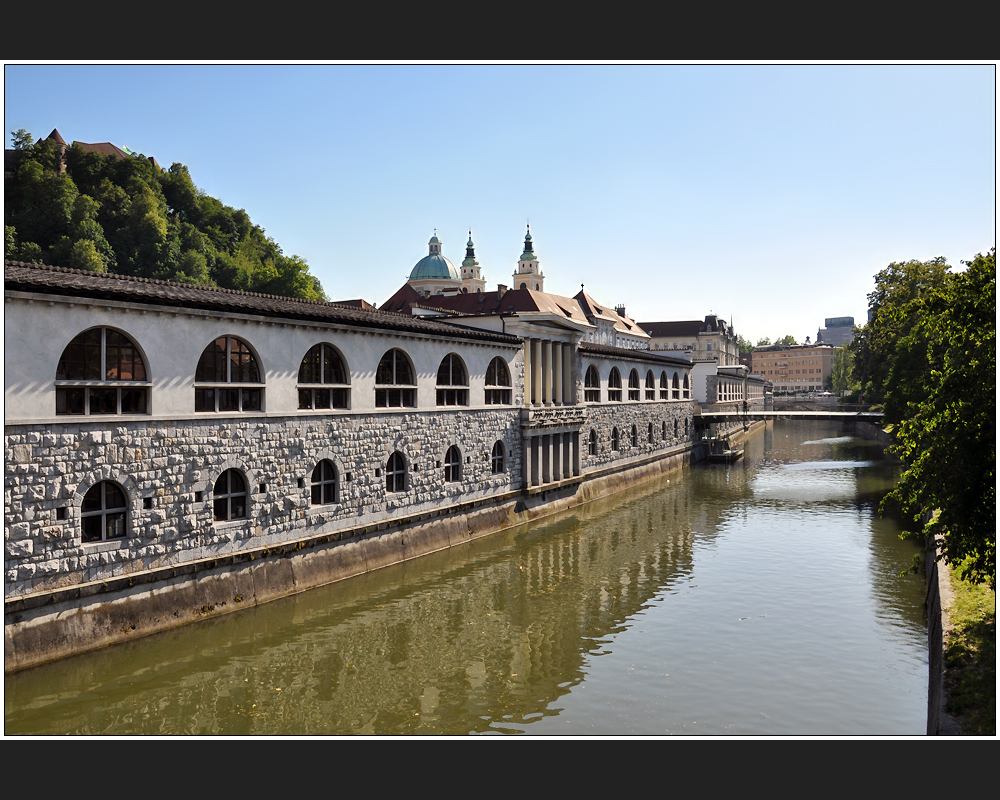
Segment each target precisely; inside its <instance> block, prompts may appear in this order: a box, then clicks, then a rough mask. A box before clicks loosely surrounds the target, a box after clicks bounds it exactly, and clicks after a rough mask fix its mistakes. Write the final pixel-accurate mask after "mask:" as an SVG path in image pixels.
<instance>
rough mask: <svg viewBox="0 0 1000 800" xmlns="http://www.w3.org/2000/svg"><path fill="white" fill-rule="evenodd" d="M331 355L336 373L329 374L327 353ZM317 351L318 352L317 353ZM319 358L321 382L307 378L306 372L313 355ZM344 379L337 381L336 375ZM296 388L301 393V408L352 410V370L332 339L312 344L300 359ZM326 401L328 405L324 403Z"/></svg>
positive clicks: (311, 409)
mask: <svg viewBox="0 0 1000 800" xmlns="http://www.w3.org/2000/svg"><path fill="white" fill-rule="evenodd" d="M328 352H329V354H330V359H329V361H330V366H331V367H332V368H333V372H334V374H333V375H327V374H326V373H327V362H328V359H327V353H328ZM314 353H315V355H314ZM311 357H312V358H316V359H317V361H318V364H319V371H320V374H319V381H308V380H303V377H311V376H309V375H305V376H304V375H303V371H304V370H306V369H309V368H310V367H311V365H310V364H309V363H308V361H309V360H310V358H311ZM338 366H339V368H340V373H341V374H340V375H339V376H338V375H337V374H336V372H337V367H338ZM337 377H340V378H342V380H340V381H337V380H334V379H335V378H337ZM295 388H296V389H297V391H298V395H299V411H326V410H331V409H349V408H350V407H351V372H350V370H349V369H348V367H347V359H345V358H344V354H343V353H341V352H340V350H339V348H337V347H334V346H333V345H332V344H330V343H329V342H317V343H316V344H314V345H313V346H312V347H310V348H309V349H308V350H307V351H306V354H305V355H304V356H302V361H301V362H299V374H298V377H297V380H296V382H295ZM323 403H325V404H326V405H323Z"/></svg>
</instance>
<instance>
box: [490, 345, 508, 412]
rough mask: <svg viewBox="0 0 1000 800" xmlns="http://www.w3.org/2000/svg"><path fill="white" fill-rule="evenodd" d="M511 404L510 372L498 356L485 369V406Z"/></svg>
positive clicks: (505, 363)
mask: <svg viewBox="0 0 1000 800" xmlns="http://www.w3.org/2000/svg"><path fill="white" fill-rule="evenodd" d="M510 403H511V389H510V370H509V369H507V362H506V361H504V360H503V359H502V358H501V357H500V356H497V357H496V358H494V359H493V360H492V361H491V362H490V365H489V366H488V367H487V368H486V405H488V406H509V405H510Z"/></svg>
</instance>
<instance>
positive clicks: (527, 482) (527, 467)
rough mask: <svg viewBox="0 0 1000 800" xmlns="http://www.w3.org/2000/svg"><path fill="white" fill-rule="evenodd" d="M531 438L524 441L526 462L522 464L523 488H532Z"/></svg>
mask: <svg viewBox="0 0 1000 800" xmlns="http://www.w3.org/2000/svg"><path fill="white" fill-rule="evenodd" d="M531 467H532V460H531V437H530V436H528V437H527V438H525V440H524V461H523V462H522V463H521V469H522V470H523V473H524V481H523V488H525V489H530V488H531Z"/></svg>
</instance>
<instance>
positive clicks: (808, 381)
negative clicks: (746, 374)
mask: <svg viewBox="0 0 1000 800" xmlns="http://www.w3.org/2000/svg"><path fill="white" fill-rule="evenodd" d="M836 349H837V348H835V347H833V346H832V345H828V344H793V345H772V346H771V347H758V348H756V349H755V350H754V351H753V353H751V361H752V363H751V367H750V371H751V372H752V373H753V374H754V375H762V376H763V377H764V378H765V380H768V381H770V382H771V383H772V384H773V385H774V393H775V394H787V393H788V392H820V391H823V390H824V389H827V388H829V387H830V385H831V378H830V375H831V373H832V372H833V354H834V352H835V351H836Z"/></svg>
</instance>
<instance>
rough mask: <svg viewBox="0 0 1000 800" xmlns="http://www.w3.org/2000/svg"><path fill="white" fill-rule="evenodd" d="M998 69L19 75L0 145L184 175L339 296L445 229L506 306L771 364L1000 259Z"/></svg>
mask: <svg viewBox="0 0 1000 800" xmlns="http://www.w3.org/2000/svg"><path fill="white" fill-rule="evenodd" d="M996 73H997V70H996V65H994V64H936V65H935V64H927V65H846V64H839V65H836V64H835V65H694V64H689V65H315V64H310V65H305V64H300V65H294V64H273V65H218V64H216V65H212V64H208V65H181V64H161V65H127V64H123V65H45V64H5V65H4V130H5V131H6V145H5V146H7V147H10V146H11V138H10V133H11V131H15V130H18V129H21V128H24V129H26V130H28V131H30V132H31V133H32V134H33V135H34V136H35V137H36V138H37V137H40V136H41V137H44V136H47V135H48V134H49V132H50V131H51V130H52V129H53V128H58V129H59V132H60V133H61V134H62V135H63V138H64V139H66V141H67V142H72V141H82V142H106V141H110V142H113V143H114V144H117V145H119V146H123V145H124V146H127V147H129V148H131V149H133V150H136V151H139V152H142V153H144V154H145V155H147V156H150V155H151V156H154V157H155V158H156V160H157V161H158V162H159V164H160V165H161V166H162V167H169V166H170V164H172V163H174V162H180V163H182V164H184V165H186V166H187V167H188V168H189V170H190V173H191V177H192V179H193V180H194V182H195V184H196V185H197V186H198V187H199V189H201V190H202V191H204V192H205V193H207V194H209V195H211V196H213V197H216V198H218V199H220V200H221V201H222V202H223V203H225V204H226V205H229V206H233V207H235V208H243V209H245V210H246V211H247V213H248V214H249V215H250V218H251V219H252V220H253V222H255V223H257V224H258V225H260V226H261V227H262V228H264V229H265V231H266V232H267V234H268V235H269V236H271V237H272V238H273V239H274V240H275V241H276V242H277V243H278V244H279V245H280V246H281V248H282V250H283V251H284V252H285V253H287V254H290V255H291V254H294V255H298V256H301V257H303V258H305V259H306V261H307V262H308V263H309V266H310V271H311V272H312V273H313V274H314V275H316V276H318V277H319V278H320V280H321V281H322V283H323V286H324V288H325V290H326V292H327V294H328V295H329V296H330V298H331V299H333V300H337V299H351V298H358V297H362V298H364V299H366V300H368V301H369V302H374V303H376V304H379V303H381V302H383V301H385V300H386V299H388V297H389V296H390V295H391V294H392V293H393V292H395V291H396V290H397V289H398V288H399V287H400V286H401V285H402V284H403V283H404V282H405V280H406V277H407V275H408V274H409V271H410V269H411V268H412V267H413V265H414V264H415V263H416V262H417V261H418V260H419V259H421V258H422V257H423V256H425V255H426V254H427V252H428V249H427V241H428V239H429V238H430V237H431V236H432V235H433V234H434V233H435V231H436V232H437V235H438V237H439V238H440V239H441V240H442V241H443V254H444V255H445V256H447V257H448V258H450V259H451V260H452V261H453V262H455V264H456V265H458V264H460V263H461V261H462V259H463V258H464V257H465V243H466V240H467V238H468V231H469V230H470V229H471V231H472V238H473V240H474V241H475V245H476V256H477V258H478V260H479V263H480V265H481V267H482V273H483V276H484V277H485V278H486V280H487V288H488V289H495V288H496V284H498V283H503V284H506V285H508V286H510V285H511V284H512V274H513V272H514V270H515V269H516V266H517V260H518V257H519V255H520V253H521V250H522V246H523V239H524V233H525V226H526V224H527V223H530V224H531V232H532V237H533V241H534V244H535V253H536V254H537V256H538V259H539V261H540V265H541V269H542V272H543V273H544V275H545V288H546V290H547V291H549V292H552V293H554V294H561V295H566V296H572V295H574V294H576V293H577V292H578V291H579V289H580V285H581V284H583V285H584V286H585V289H586V291H587V293H588V294H590V295H591V296H592V297H594V298H595V299H596V300H597V301H599V302H601V303H604V304H607V305H618V304H622V305H624V306H625V308H626V312H627V313H628V315H629V316H631V317H633V318H634V319H636V320H638V321H660V320H686V319H701V318H703V317H704V316H705V315H706V314H709V313H714V314H718V315H720V316H722V317H724V318H725V319H727V320H732V322H733V325H734V327H735V330H736V332H737V333H738V334H740V335H742V336H744V337H745V338H746V339H748V340H750V341H751V342H754V343H756V342H757V341H758V340H759V339H761V338H763V337H769V338H770V339H772V340H773V339H775V338H778V337H780V336H784V335H786V334H791V335H793V336H795V337H796V339H797V340H798V341H800V342H802V341H804V339H805V337H806V336H811V337H814V338H815V336H816V331H817V329H818V328H820V327H821V326H822V325H823V321H824V318H826V317H841V316H853V317H854V318H855V321H856V322H857V323H858V324H862V323H863V322H864V321H865V320H866V319H867V305H868V304H867V298H866V296H867V294H868V293H869V292H871V291H872V290H873V289H874V276H875V275H876V273H878V272H879V271H880V270H882V269H884V268H885V267H886V266H887V265H888V264H889V263H891V262H893V261H908V260H911V259H917V260H927V259H931V258H934V257H937V256H944V257H945V258H946V259H947V261H948V263H949V264H952V265H954V266H956V267H960V266H961V262H962V261H964V260H971V259H972V258H973V257H974V256H975V255H976V254H977V253H986V252H988V251H989V250H990V248H992V247H994V246H995V243H996V119H997V115H996V109H997V88H996V78H997V74H996Z"/></svg>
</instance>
